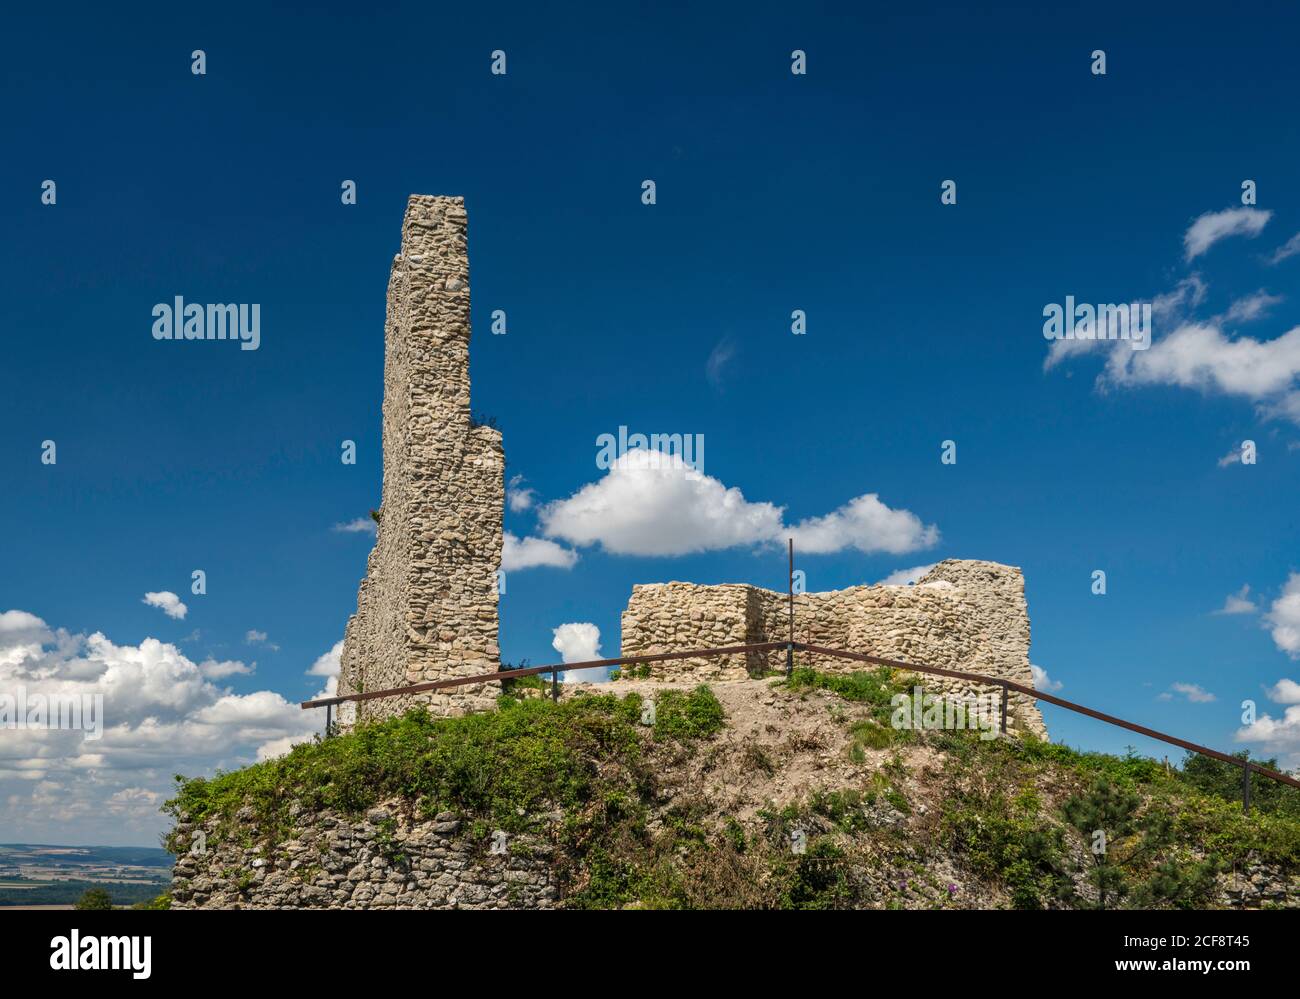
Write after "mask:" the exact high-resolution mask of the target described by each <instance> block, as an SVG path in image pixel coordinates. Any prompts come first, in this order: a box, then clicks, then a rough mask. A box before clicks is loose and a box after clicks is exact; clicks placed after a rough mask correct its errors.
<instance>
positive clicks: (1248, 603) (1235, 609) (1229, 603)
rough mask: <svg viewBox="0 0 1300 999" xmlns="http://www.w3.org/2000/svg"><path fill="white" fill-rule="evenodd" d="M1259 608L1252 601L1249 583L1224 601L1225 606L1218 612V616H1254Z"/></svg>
mask: <svg viewBox="0 0 1300 999" xmlns="http://www.w3.org/2000/svg"><path fill="white" fill-rule="evenodd" d="M1257 610H1259V607H1257V606H1256V604H1255V601H1253V600H1251V599H1250V584H1249V583H1247V584H1246V585H1244V586H1243V587H1242V588H1241V589H1240V590H1238V591H1237V592H1236V593H1229V594H1228V596H1227V597H1226V598H1225V599H1224V601H1223V606H1222V607H1220V608H1219V609H1218V610H1216V611H1215V612H1214V613H1216V614H1254V613H1255V612H1256V611H1257Z"/></svg>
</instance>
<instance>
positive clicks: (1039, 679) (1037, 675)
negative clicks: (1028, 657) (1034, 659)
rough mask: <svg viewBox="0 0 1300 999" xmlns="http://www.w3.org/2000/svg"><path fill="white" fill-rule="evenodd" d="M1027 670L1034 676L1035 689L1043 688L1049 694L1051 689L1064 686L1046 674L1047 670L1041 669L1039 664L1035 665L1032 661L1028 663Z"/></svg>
mask: <svg viewBox="0 0 1300 999" xmlns="http://www.w3.org/2000/svg"><path fill="white" fill-rule="evenodd" d="M1029 671H1030V672H1031V673H1032V674H1033V677H1034V689H1035V690H1045V691H1047V692H1048V693H1049V694H1050V693H1051V692H1052V691H1053V690H1060V689H1061V687H1062V686H1064V685H1063V684H1062V683H1061V682H1060V681H1059V680H1053V679H1052V678H1051V677H1050V676H1048V675H1047V670H1045V669H1043V667H1041V666H1035V665H1034V664H1033V663H1030V664H1029Z"/></svg>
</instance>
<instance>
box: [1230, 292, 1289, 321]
mask: <svg viewBox="0 0 1300 999" xmlns="http://www.w3.org/2000/svg"><path fill="white" fill-rule="evenodd" d="M1282 301H1283V297H1282V296H1281V295H1270V294H1269V293H1268V292H1266V291H1265V290H1264V289H1263V288H1261V289H1260V290H1259V291H1256V292H1252V293H1251V294H1249V295H1247V296H1246V297H1244V298H1238V299H1237V300H1236V301H1234V302H1233V303H1232V304H1231V305H1230V306H1228V311H1227V312H1226V313H1224V315H1223V319H1224V321H1225V322H1229V323H1249V322H1254V321H1255V320H1256V319H1262V318H1264V316H1265V315H1267V314H1268V310H1269V309H1271V308H1272V307H1273V306H1275V305H1278V304H1279V303H1281V302H1282Z"/></svg>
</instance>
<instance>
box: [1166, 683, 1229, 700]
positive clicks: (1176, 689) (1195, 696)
mask: <svg viewBox="0 0 1300 999" xmlns="http://www.w3.org/2000/svg"><path fill="white" fill-rule="evenodd" d="M1171 691H1172V693H1171ZM1174 694H1182V695H1183V697H1185V698H1187V700H1189V701H1191V702H1193V703H1194V704H1208V703H1209V702H1210V701H1214V700H1218V698H1217V697H1215V695H1214V694H1211V693H1210V692H1209V691H1208V690H1206V689H1205V688H1203V687H1201V686H1200V685H1199V684H1195V683H1171V684H1170V685H1169V690H1167V691H1165V692H1164V693H1163V694H1161V695H1160V700H1162V701H1172V700H1173V699H1174Z"/></svg>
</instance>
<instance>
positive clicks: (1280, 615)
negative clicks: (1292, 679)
mask: <svg viewBox="0 0 1300 999" xmlns="http://www.w3.org/2000/svg"><path fill="white" fill-rule="evenodd" d="M1264 621H1265V623H1266V624H1267V625H1268V626H1269V628H1270V632H1271V634H1272V636H1273V644H1274V645H1276V646H1277V647H1278V648H1279V649H1281V650H1282V651H1283V652H1285V653H1286V654H1287V655H1288V656H1290V657H1291V658H1292V659H1300V573H1297V572H1293V573H1291V575H1290V576H1289V577H1288V578H1287V581H1286V585H1285V586H1284V587H1283V588H1282V593H1281V595H1280V596H1278V598H1277V599H1276V600H1274V601H1273V605H1272V606H1271V607H1270V608H1269V609H1268V613H1267V614H1265V615H1264Z"/></svg>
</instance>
